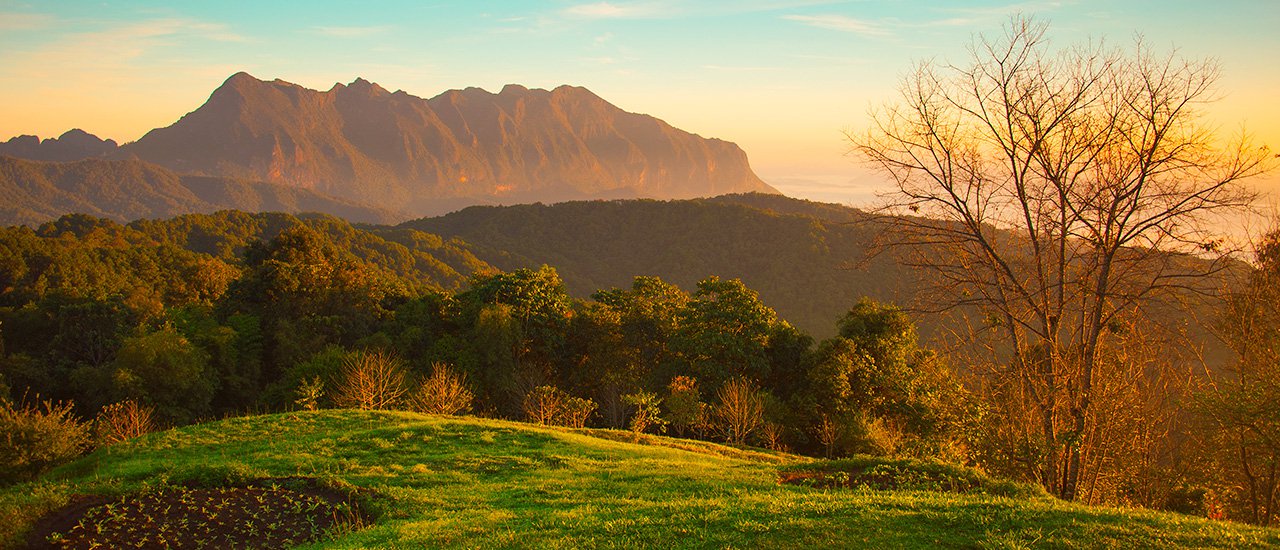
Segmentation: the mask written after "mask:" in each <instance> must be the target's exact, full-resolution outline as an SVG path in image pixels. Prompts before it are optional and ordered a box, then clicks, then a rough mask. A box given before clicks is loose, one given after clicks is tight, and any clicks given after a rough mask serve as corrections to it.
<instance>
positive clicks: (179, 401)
mask: <svg viewBox="0 0 1280 550" xmlns="http://www.w3.org/2000/svg"><path fill="white" fill-rule="evenodd" d="M110 380H111V388H112V390H113V394H114V396H115V398H116V399H133V400H137V401H139V402H141V403H144V404H147V405H149V406H152V407H154V408H155V412H156V417H157V420H159V421H160V422H164V423H169V424H183V423H186V422H190V421H191V420H193V419H194V418H195V417H197V416H199V415H203V414H208V412H209V404H210V401H211V400H212V399H213V392H214V382H215V381H214V380H213V376H212V373H211V372H209V359H208V355H207V354H206V353H205V352H204V350H202V349H200V348H198V347H196V346H194V345H192V344H191V342H190V341H189V340H187V339H186V337H184V336H182V335H181V334H179V333H178V332H177V331H175V330H173V329H172V328H171V327H165V328H163V329H161V330H159V331H156V332H152V333H149V334H144V335H142V336H136V337H132V338H126V339H125V341H124V342H123V343H122V344H121V346H120V350H119V351H118V352H117V354H116V358H115V361H113V362H112V364H111V371H110Z"/></svg>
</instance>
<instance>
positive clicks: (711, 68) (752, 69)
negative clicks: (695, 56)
mask: <svg viewBox="0 0 1280 550" xmlns="http://www.w3.org/2000/svg"><path fill="white" fill-rule="evenodd" d="M702 68H703V69H706V70H708V71H719V72H725V73H763V72H770V71H781V70H783V67H763V66H756V67H750V66H748V67H740V66H727V65H703V66H702Z"/></svg>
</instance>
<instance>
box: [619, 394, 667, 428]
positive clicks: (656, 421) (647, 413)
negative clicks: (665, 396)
mask: <svg viewBox="0 0 1280 550" xmlns="http://www.w3.org/2000/svg"><path fill="white" fill-rule="evenodd" d="M622 402H623V403H626V404H628V405H631V406H632V407H634V409H633V410H632V413H631V422H629V423H628V427H630V428H631V431H632V432H634V433H637V434H642V433H644V432H645V431H647V430H649V429H650V428H655V429H657V431H659V432H665V431H667V421H666V420H664V419H663V418H662V409H660V408H659V407H658V406H659V405H661V404H662V398H660V397H658V394H656V393H652V392H645V391H639V392H635V393H628V394H626V395H623V396H622Z"/></svg>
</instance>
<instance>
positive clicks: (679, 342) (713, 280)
mask: <svg viewBox="0 0 1280 550" xmlns="http://www.w3.org/2000/svg"><path fill="white" fill-rule="evenodd" d="M777 323H778V316H777V314H776V313H774V311H773V310H772V309H770V308H768V307H767V306H765V305H764V304H763V303H761V302H760V299H759V296H758V295H757V294H756V292H755V291H753V290H751V289H749V288H747V286H746V285H744V284H742V281H740V280H738V279H731V280H727V281H726V280H721V279H720V278H719V277H715V276H712V277H708V278H706V279H703V280H702V281H700V282H699V283H698V291H697V292H695V293H694V295H693V299H692V300H690V301H689V303H688V305H686V306H685V308H683V309H682V310H681V312H680V317H679V328H678V329H677V331H676V334H675V335H674V338H673V339H672V346H673V348H675V350H676V352H677V353H679V354H680V355H681V356H682V357H683V358H684V360H685V361H687V362H688V363H689V368H690V369H691V370H692V371H693V373H694V374H695V375H697V377H698V378H699V379H700V380H703V381H704V382H705V383H707V384H709V385H711V386H719V385H720V384H721V383H723V382H724V381H725V380H728V379H730V378H733V377H737V376H749V377H752V378H757V379H759V378H764V377H767V376H768V375H769V373H770V371H771V365H770V363H769V357H768V351H767V350H768V344H769V336H770V334H771V333H772V328H773V326H774V325H775V324H777Z"/></svg>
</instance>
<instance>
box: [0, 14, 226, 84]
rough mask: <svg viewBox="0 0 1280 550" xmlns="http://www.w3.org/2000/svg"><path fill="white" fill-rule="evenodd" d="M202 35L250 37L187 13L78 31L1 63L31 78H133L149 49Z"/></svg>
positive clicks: (16, 74)
mask: <svg viewBox="0 0 1280 550" xmlns="http://www.w3.org/2000/svg"><path fill="white" fill-rule="evenodd" d="M201 40H207V41H215V42H246V41H248V39H247V38H246V37H244V36H242V35H240V34H237V33H236V32H234V31H233V30H232V29H231V28H230V27H228V26H227V25H224V24H220V23H209V22H204V21H199V20H193V19H185V18H166V19H151V20H145V21H138V22H131V23H123V24H117V25H111V26H106V27H102V28H99V29H95V30H90V31H85V32H75V33H70V34H65V35H62V36H59V37H57V38H56V39H55V40H53V41H51V42H48V43H45V44H39V45H33V46H32V47H31V48H30V49H27V50H26V51H24V52H22V53H21V55H18V56H13V57H10V58H9V59H7V60H4V61H3V62H0V72H3V73H7V74H5V76H6V77H12V78H17V79H29V81H43V80H44V79H46V78H47V79H49V80H51V81H54V80H58V79H59V78H61V77H59V76H58V75H68V74H71V75H77V76H79V77H80V78H82V79H83V80H85V81H93V79H102V80H104V81H105V80H114V79H120V78H130V77H132V74H133V73H134V71H133V68H134V67H133V64H134V63H135V62H136V61H137V60H138V59H139V58H142V57H144V56H147V55H149V54H164V53H165V52H169V51H173V48H174V47H175V46H177V45H180V44H184V43H187V44H190V43H192V42H193V41H195V42H197V43H198V41H201Z"/></svg>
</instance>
